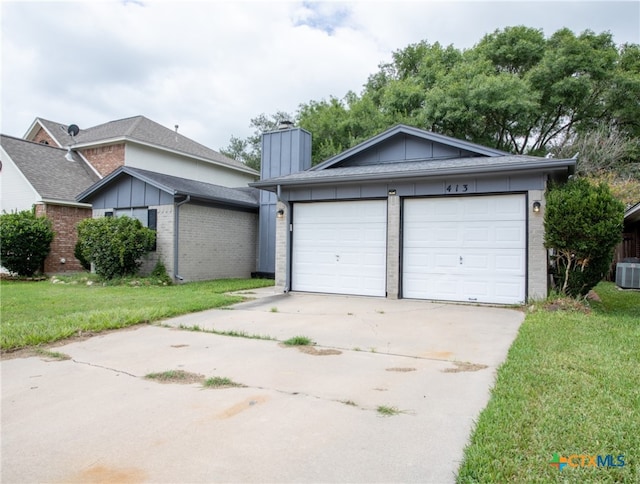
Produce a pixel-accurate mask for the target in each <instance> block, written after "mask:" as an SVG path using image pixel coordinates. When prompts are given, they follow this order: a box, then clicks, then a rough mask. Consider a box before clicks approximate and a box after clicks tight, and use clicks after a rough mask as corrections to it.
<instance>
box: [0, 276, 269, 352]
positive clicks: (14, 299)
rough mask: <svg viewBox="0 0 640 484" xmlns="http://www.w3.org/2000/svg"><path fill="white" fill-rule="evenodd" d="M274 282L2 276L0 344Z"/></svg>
mask: <svg viewBox="0 0 640 484" xmlns="http://www.w3.org/2000/svg"><path fill="white" fill-rule="evenodd" d="M271 285H273V281H271V280H265V279H226V280H218V281H208V282H193V283H188V284H181V285H175V286H145V285H141V286H129V285H124V286H103V285H102V284H99V283H96V284H94V285H92V286H87V285H86V284H85V283H76V284H52V283H51V282H50V281H40V282H27V281H23V282H21V281H2V283H1V287H0V290H1V297H2V314H1V316H2V319H1V322H0V348H2V350H3V351H6V350H15V349H19V348H24V347H27V346H35V345H39V344H43V343H50V342H53V341H57V340H60V339H64V338H68V337H70V336H75V335H78V334H81V333H92V332H98V331H102V330H106V329H114V328H124V327H126V326H131V325H134V324H139V323H142V322H152V321H157V320H159V319H162V318H167V317H170V316H176V315H179V314H185V313H190V312H194V311H202V310H204V309H210V308H217V307H221V306H227V305H229V304H233V303H237V302H239V301H241V300H242V299H243V298H242V297H241V296H229V295H227V294H224V293H226V292H228V291H238V290H242V289H251V288H256V287H264V286H271Z"/></svg>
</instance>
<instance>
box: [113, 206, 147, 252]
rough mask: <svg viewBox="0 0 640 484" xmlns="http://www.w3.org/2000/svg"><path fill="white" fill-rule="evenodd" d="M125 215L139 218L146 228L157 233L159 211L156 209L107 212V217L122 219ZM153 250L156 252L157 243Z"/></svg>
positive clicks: (126, 209)
mask: <svg viewBox="0 0 640 484" xmlns="http://www.w3.org/2000/svg"><path fill="white" fill-rule="evenodd" d="M109 214H111V215H109ZM123 215H126V216H127V217H131V218H137V219H138V220H140V223H141V224H142V225H143V226H144V227H148V228H150V229H151V230H153V231H154V232H156V233H157V231H158V210H157V209H155V208H116V209H114V210H113V212H105V217H110V216H112V217H122V216H123ZM156 238H157V235H156ZM151 250H156V242H155V241H154V242H153V247H152V249H151Z"/></svg>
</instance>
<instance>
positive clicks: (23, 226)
mask: <svg viewBox="0 0 640 484" xmlns="http://www.w3.org/2000/svg"><path fill="white" fill-rule="evenodd" d="M53 236H54V232H53V229H52V228H51V220H49V219H48V218H47V217H36V215H35V213H34V211H33V210H23V211H22V212H17V213H4V214H2V215H0V264H2V266H3V267H5V268H6V269H7V270H9V271H11V272H13V273H16V274H18V275H20V276H26V277H30V276H33V275H34V274H35V273H36V272H39V271H41V270H42V267H43V264H44V260H45V259H46V258H47V255H49V251H50V250H51V242H52V241H53Z"/></svg>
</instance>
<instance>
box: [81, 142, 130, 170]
mask: <svg viewBox="0 0 640 484" xmlns="http://www.w3.org/2000/svg"><path fill="white" fill-rule="evenodd" d="M81 153H82V155H83V156H84V157H85V158H86V159H87V161H88V162H89V163H91V165H92V166H93V167H94V168H95V169H96V170H98V173H100V175H102V176H106V175H108V174H109V173H111V172H112V171H113V170H115V169H116V168H118V167H120V166H122V165H124V156H125V146H124V143H121V144H117V145H108V146H98V147H97V148H87V149H84V150H81Z"/></svg>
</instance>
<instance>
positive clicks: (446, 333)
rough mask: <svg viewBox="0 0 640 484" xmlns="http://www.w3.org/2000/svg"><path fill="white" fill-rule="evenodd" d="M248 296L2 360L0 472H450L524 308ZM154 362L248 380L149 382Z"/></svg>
mask: <svg viewBox="0 0 640 484" xmlns="http://www.w3.org/2000/svg"><path fill="white" fill-rule="evenodd" d="M253 296H255V297H257V299H256V300H254V301H251V302H247V303H243V304H239V305H236V306H234V307H233V308H232V309H229V310H211V311H205V312H202V313H196V314H191V315H187V316H182V317H178V318H174V319H170V320H166V321H163V322H162V325H148V326H139V327H136V328H133V329H129V330H123V331H116V332H112V333H107V334H103V335H99V336H95V337H93V338H89V339H86V340H84V341H74V342H69V343H66V344H61V345H60V346H59V347H56V348H54V349H55V351H58V352H61V353H65V354H67V355H69V356H70V357H71V359H69V360H55V359H50V358H46V357H42V356H41V357H28V358H13V359H5V360H4V361H2V362H1V366H2V434H1V437H2V442H1V446H2V447H1V450H2V462H1V464H2V482H4V483H27V482H83V483H87V482H118V483H134V482H158V483H160V482H184V483H191V482H193V483H196V482H434V483H445V482H452V481H454V480H455V473H456V470H457V468H458V465H459V462H460V459H461V458H462V452H463V448H464V446H465V444H466V442H467V439H468V437H469V434H470V432H471V430H472V427H473V423H474V420H475V419H476V418H477V416H478V414H479V413H480V411H481V410H482V408H483V407H484V406H485V405H486V403H487V400H488V397H489V390H490V387H491V385H492V383H493V381H494V378H495V370H496V368H497V366H498V365H499V364H500V363H501V362H502V361H503V360H504V358H505V356H506V353H507V350H508V348H509V346H510V345H511V343H512V341H513V339H514V337H515V335H516V333H517V330H518V327H519V325H520V323H521V322H522V319H523V314H522V313H521V312H519V311H516V310H512V309H502V308H492V307H472V306H462V305H452V304H437V303H430V302H426V301H412V300H399V301H394V300H387V299H378V298H364V297H346V296H329V295H310V294H299V293H296V294H288V295H277V296H276V295H274V289H273V288H266V289H262V290H258V291H256V292H255V293H254V294H253ZM181 326H182V327H185V326H186V327H194V326H196V327H197V328H199V329H201V330H204V331H189V330H185V329H180V327H181ZM206 330H209V331H217V332H225V331H227V332H228V331H235V332H244V333H246V334H248V335H263V336H269V337H272V338H275V339H277V340H279V341H283V340H285V339H287V338H290V337H292V336H297V335H304V336H308V337H310V338H311V339H313V340H314V341H315V342H317V345H316V346H315V347H314V349H315V351H313V352H303V351H300V350H299V349H297V348H291V347H284V346H283V345H281V344H280V343H279V341H273V340H261V339H248V338H242V337H231V336H225V335H220V334H214V333H212V332H208V331H206ZM324 350H332V351H324ZM314 353H315V354H314ZM326 353H329V354H326ZM166 370H184V371H187V372H191V373H196V374H200V375H204V376H205V377H214V376H219V377H227V378H230V379H231V380H233V381H235V382H238V383H241V384H243V385H245V386H244V387H241V388H224V389H209V388H204V387H203V386H202V385H201V384H199V383H191V384H188V385H179V384H162V383H158V382H157V381H153V380H150V379H147V378H145V375H147V374H149V373H154V372H163V371H166ZM380 407H386V408H388V409H391V410H393V412H392V413H393V414H392V415H389V416H384V415H383V414H382V413H381V412H380V411H379V408H380Z"/></svg>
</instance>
